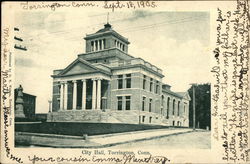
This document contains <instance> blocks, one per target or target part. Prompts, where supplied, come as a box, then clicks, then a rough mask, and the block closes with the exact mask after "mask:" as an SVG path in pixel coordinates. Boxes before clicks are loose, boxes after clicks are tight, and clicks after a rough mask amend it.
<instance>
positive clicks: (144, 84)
mask: <svg viewBox="0 0 250 164" xmlns="http://www.w3.org/2000/svg"><path fill="white" fill-rule="evenodd" d="M146 78H147V76H146V75H143V89H146Z"/></svg>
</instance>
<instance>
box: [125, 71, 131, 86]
mask: <svg viewBox="0 0 250 164" xmlns="http://www.w3.org/2000/svg"><path fill="white" fill-rule="evenodd" d="M126 88H131V74H127V75H126Z"/></svg>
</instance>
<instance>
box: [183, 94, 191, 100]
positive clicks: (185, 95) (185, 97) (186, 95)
mask: <svg viewBox="0 0 250 164" xmlns="http://www.w3.org/2000/svg"><path fill="white" fill-rule="evenodd" d="M183 99H186V100H188V101H190V100H191V98H190V96H189V94H188V92H185V93H184V94H183Z"/></svg>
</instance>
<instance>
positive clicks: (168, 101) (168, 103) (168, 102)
mask: <svg viewBox="0 0 250 164" xmlns="http://www.w3.org/2000/svg"><path fill="white" fill-rule="evenodd" d="M169 106H170V97H168V100H167V119H168V118H169Z"/></svg>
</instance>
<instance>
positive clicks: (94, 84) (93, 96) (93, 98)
mask: <svg viewBox="0 0 250 164" xmlns="http://www.w3.org/2000/svg"><path fill="white" fill-rule="evenodd" d="M92 80H93V87H92V109H96V79H92Z"/></svg>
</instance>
